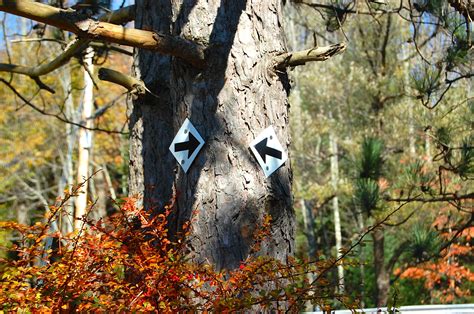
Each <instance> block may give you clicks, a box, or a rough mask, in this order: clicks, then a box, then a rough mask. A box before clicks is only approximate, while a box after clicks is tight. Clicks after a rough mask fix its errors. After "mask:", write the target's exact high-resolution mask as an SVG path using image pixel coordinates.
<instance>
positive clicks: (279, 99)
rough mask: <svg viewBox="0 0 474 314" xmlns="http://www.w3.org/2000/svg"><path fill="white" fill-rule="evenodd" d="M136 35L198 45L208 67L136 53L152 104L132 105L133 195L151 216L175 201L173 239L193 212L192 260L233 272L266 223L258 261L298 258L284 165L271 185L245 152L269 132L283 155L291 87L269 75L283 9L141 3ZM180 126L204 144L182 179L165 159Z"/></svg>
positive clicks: (191, 1)
mask: <svg viewBox="0 0 474 314" xmlns="http://www.w3.org/2000/svg"><path fill="white" fill-rule="evenodd" d="M136 8H137V12H136V21H135V23H136V27H137V28H140V29H152V30H155V31H160V32H164V33H169V34H175V35H179V36H181V37H183V38H187V39H191V40H194V41H196V42H199V43H201V44H202V45H204V46H205V47H207V49H206V55H207V61H208V62H207V67H206V69H204V70H198V69H195V68H193V67H191V66H190V65H189V64H187V63H185V62H183V61H181V60H179V59H177V58H172V57H169V56H162V55H160V54H158V53H156V52H150V51H144V50H138V51H137V54H136V56H135V64H134V68H135V71H136V75H137V76H138V77H139V78H140V79H141V80H143V81H144V82H145V84H146V85H147V87H148V88H149V89H150V90H151V91H152V92H153V93H154V94H156V95H157V96H158V98H157V97H155V96H153V95H151V94H147V95H146V96H144V97H141V98H139V99H138V100H136V101H134V104H133V108H132V110H131V116H130V132H131V139H130V141H131V142H130V195H132V196H136V197H137V198H138V199H139V203H138V204H140V203H142V204H143V205H144V206H145V208H146V209H148V210H157V211H158V210H160V209H161V208H162V207H163V206H164V205H165V204H167V203H169V202H170V200H171V199H172V198H173V194H174V193H176V194H175V196H176V203H175V208H174V217H173V220H172V222H171V223H170V231H172V232H173V231H179V230H180V228H181V225H182V224H183V223H184V222H185V221H187V220H189V219H190V218H191V216H192V213H193V212H194V211H196V210H197V211H198V212H197V214H196V216H195V219H194V221H193V225H192V227H193V228H192V230H193V231H192V237H191V242H190V249H191V251H192V253H193V256H194V259H195V260H196V261H202V262H210V263H211V264H214V265H215V266H216V268H217V269H223V268H234V267H237V266H238V265H239V264H240V261H242V260H243V259H245V258H246V257H247V256H248V255H249V251H250V247H251V246H252V244H253V243H254V241H253V234H254V232H255V230H257V229H258V228H259V224H260V222H261V221H262V218H263V217H264V215H266V214H269V215H271V216H272V226H271V236H270V239H268V241H266V242H265V243H264V244H263V246H262V251H261V253H262V254H268V255H270V256H273V257H275V258H278V259H281V260H284V259H285V258H286V257H287V256H288V255H289V254H292V253H293V251H294V243H293V242H294V236H293V229H294V213H293V209H292V198H291V182H292V175H291V169H290V163H289V161H288V162H286V164H284V165H283V166H282V167H281V168H280V169H279V170H278V171H277V172H275V173H274V174H273V175H272V176H271V177H269V178H268V179H266V178H265V176H264V175H263V172H262V170H261V169H260V167H259V165H258V164H257V162H256V160H255V158H254V156H253V155H252V154H251V153H250V152H249V147H248V145H249V143H250V142H251V141H252V140H253V139H254V138H255V137H256V136H257V135H258V134H259V133H260V132H261V131H262V130H264V129H265V128H266V127H268V126H270V125H273V127H274V129H275V131H276V133H277V136H278V139H279V140H280V142H281V143H282V145H283V147H284V148H285V150H288V145H289V143H290V140H289V130H288V98H287V94H288V89H289V86H288V80H287V76H286V74H285V73H277V72H275V71H273V70H272V68H271V62H270V61H271V58H272V56H274V55H275V54H278V53H281V52H284V51H285V50H286V49H285V44H284V40H283V34H282V25H281V24H282V17H281V1H280V0H268V1H267V0H266V1H261V0H232V1H229V0H227V1H222V0H181V1H178V0H175V1H164V0H138V1H137V2H136ZM186 118H189V119H190V121H191V122H192V123H193V124H194V126H195V127H196V129H197V130H198V131H199V133H200V134H201V135H202V137H203V138H204V139H205V141H206V143H205V145H204V147H203V149H202V150H201V151H200V152H199V154H198V156H197V158H196V159H195V160H194V163H193V164H192V166H191V168H190V169H189V171H188V172H187V173H184V172H183V171H182V169H181V168H180V166H179V165H178V164H177V162H176V161H175V160H174V158H173V156H172V155H171V153H170V152H169V150H168V147H169V145H170V143H171V142H172V140H173V137H174V136H175V134H176V132H177V131H178V129H179V127H180V126H181V124H182V123H183V122H184V120H185V119H186Z"/></svg>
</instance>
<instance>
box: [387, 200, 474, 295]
mask: <svg viewBox="0 0 474 314" xmlns="http://www.w3.org/2000/svg"><path fill="white" fill-rule="evenodd" d="M450 217H453V215H452V213H450V208H449V207H447V208H444V209H442V211H441V212H440V215H439V216H438V217H437V218H436V219H435V221H434V222H433V224H432V226H433V227H435V228H436V229H438V230H442V231H443V230H444V231H443V232H441V236H442V237H443V238H444V239H445V240H446V241H448V242H447V244H449V245H445V246H444V248H443V249H442V250H441V252H440V258H438V259H431V260H428V261H425V262H424V263H421V264H420V265H416V266H412V267H408V268H406V269H405V270H401V269H397V270H395V275H398V276H400V278H409V279H414V280H423V281H424V286H425V288H426V289H427V290H428V291H429V292H430V295H431V298H432V299H433V300H436V301H438V302H443V303H451V302H454V301H458V302H459V301H461V302H462V300H463V299H468V298H469V297H470V296H471V289H470V285H471V287H472V284H473V283H474V273H473V272H472V271H471V270H470V269H469V268H468V267H466V266H464V265H463V259H469V258H470V256H472V252H473V249H472V236H473V235H474V227H472V226H469V224H470V222H471V220H470V218H468V222H467V224H466V223H464V224H463V223H462V221H461V222H459V221H456V222H451V221H450ZM462 225H465V226H466V227H465V228H464V227H461V226H462ZM457 229H459V231H456V230H457ZM453 240H455V242H454V243H451V242H453Z"/></svg>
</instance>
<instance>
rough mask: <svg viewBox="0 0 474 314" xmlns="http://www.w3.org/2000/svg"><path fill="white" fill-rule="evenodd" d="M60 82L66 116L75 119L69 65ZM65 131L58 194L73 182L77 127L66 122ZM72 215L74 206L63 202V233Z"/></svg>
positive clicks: (68, 228) (61, 219) (71, 220)
mask: <svg viewBox="0 0 474 314" xmlns="http://www.w3.org/2000/svg"><path fill="white" fill-rule="evenodd" d="M59 78H60V79H59V80H60V83H61V87H62V89H63V92H64V95H65V97H66V99H65V100H64V110H65V113H66V116H68V117H71V118H70V119H72V121H77V119H76V117H75V114H74V104H73V98H72V94H71V91H70V89H71V87H72V86H71V71H70V68H69V67H65V68H64V69H63V71H61V74H60V77H59ZM65 133H66V144H67V149H66V152H65V155H64V156H63V158H61V159H62V173H61V178H60V179H59V183H58V195H63V193H64V189H65V188H66V187H67V188H68V189H69V190H70V189H71V188H72V186H73V184H74V178H73V175H74V171H73V160H72V155H73V153H74V147H75V141H76V134H77V127H76V126H74V125H72V124H69V123H66V124H65ZM73 217H74V206H73V204H72V202H71V201H68V202H66V203H65V204H64V211H63V212H62V213H61V216H60V217H59V228H60V229H61V233H62V234H63V235H65V234H68V233H70V232H72V231H73V229H74V228H73Z"/></svg>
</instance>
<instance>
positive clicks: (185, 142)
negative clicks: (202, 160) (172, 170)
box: [169, 119, 204, 173]
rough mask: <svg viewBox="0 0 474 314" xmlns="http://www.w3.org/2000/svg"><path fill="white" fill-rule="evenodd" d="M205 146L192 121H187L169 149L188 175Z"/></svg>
mask: <svg viewBox="0 0 474 314" xmlns="http://www.w3.org/2000/svg"><path fill="white" fill-rule="evenodd" d="M203 146H204V140H203V138H202V137H201V135H200V134H199V132H198V131H197V130H196V128H195V127H194V126H193V124H192V123H191V121H189V119H186V120H185V121H184V123H183V125H182V126H181V128H180V129H179V131H178V133H177V134H176V136H175V137H174V139H173V142H172V143H171V145H170V147H169V149H170V151H171V153H172V154H173V156H174V158H176V160H177V161H178V163H179V164H180V165H181V167H182V168H183V170H184V172H185V173H186V172H188V170H189V167H190V166H191V164H192V163H193V161H194V159H195V158H196V156H197V154H198V153H199V151H200V150H201V148H202V147H203Z"/></svg>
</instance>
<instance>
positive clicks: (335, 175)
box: [329, 128, 344, 293]
mask: <svg viewBox="0 0 474 314" xmlns="http://www.w3.org/2000/svg"><path fill="white" fill-rule="evenodd" d="M329 154H330V155H331V185H332V188H333V189H334V192H335V195H336V196H335V197H334V198H333V199H332V208H333V213H334V235H335V238H336V251H337V253H336V256H337V258H339V257H341V255H342V253H341V249H342V234H341V217H340V215H339V198H338V197H337V190H338V181H339V159H338V149H337V137H336V134H335V133H334V131H333V129H332V128H331V131H330V132H329ZM337 279H338V290H339V292H341V293H342V292H344V268H343V266H342V265H338V266H337Z"/></svg>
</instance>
